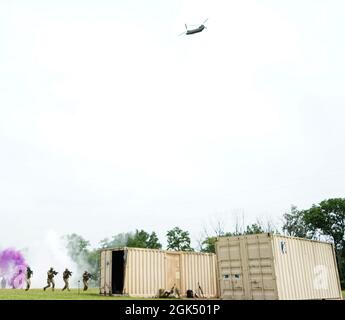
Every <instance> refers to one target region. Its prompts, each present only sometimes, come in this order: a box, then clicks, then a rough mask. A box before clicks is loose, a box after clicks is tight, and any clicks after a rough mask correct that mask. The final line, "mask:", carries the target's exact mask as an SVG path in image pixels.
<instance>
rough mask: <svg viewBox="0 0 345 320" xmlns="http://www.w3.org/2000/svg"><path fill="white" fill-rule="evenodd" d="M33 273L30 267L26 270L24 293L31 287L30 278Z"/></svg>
mask: <svg viewBox="0 0 345 320" xmlns="http://www.w3.org/2000/svg"><path fill="white" fill-rule="evenodd" d="M32 274H33V271H32V270H31V269H30V267H27V268H26V289H25V291H28V290H29V289H30V286H31V277H32Z"/></svg>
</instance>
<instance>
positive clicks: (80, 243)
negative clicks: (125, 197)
mask: <svg viewBox="0 0 345 320" xmlns="http://www.w3.org/2000/svg"><path fill="white" fill-rule="evenodd" d="M267 232H270V233H277V234H285V235H288V236H294V237H301V238H307V239H314V240H323V241H329V242H332V243H333V244H334V247H335V251H336V257H337V263H338V269H339V273H340V279H341V285H342V287H343V288H344V287H345V198H334V199H328V200H324V201H322V202H320V203H319V204H317V205H313V206H312V207H311V208H309V209H304V210H299V209H298V208H297V207H296V206H291V210H290V212H287V213H285V214H283V216H282V227H281V228H276V227H275V226H272V225H270V224H267V225H264V224H263V223H261V222H260V221H257V222H255V223H252V224H249V225H246V226H243V225H242V226H240V225H239V224H238V223H236V224H235V226H234V230H232V231H227V230H224V228H223V227H222V224H221V223H218V225H217V227H216V228H214V230H213V231H212V233H213V234H211V235H210V234H208V233H207V232H204V234H205V235H204V237H203V238H202V239H200V240H199V241H198V243H199V245H198V248H193V247H192V245H191V237H190V234H189V232H188V231H186V230H182V229H180V228H179V227H174V228H172V229H171V230H168V231H167V233H166V242H167V246H166V250H173V251H199V252H210V253H212V252H213V253H214V252H215V242H216V239H217V237H220V236H237V235H247V234H258V233H267ZM64 240H65V241H66V248H67V251H68V254H69V256H70V257H71V258H72V260H73V261H74V262H75V263H76V264H77V265H78V266H80V267H81V268H84V267H86V266H87V268H88V269H89V270H90V271H91V273H93V274H94V275H95V276H96V277H95V279H94V280H93V281H94V285H95V286H97V284H98V276H99V256H100V255H99V252H100V250H102V249H106V248H115V247H136V248H150V249H162V248H163V246H162V244H161V243H160V241H159V239H158V236H157V234H156V232H151V233H149V232H147V231H145V230H139V229H137V230H136V231H134V232H127V233H120V234H116V235H114V236H112V237H111V238H105V239H102V240H101V241H100V242H99V245H98V247H97V248H95V249H90V242H89V241H87V240H85V239H84V238H83V237H82V236H80V235H77V234H70V235H66V236H64Z"/></svg>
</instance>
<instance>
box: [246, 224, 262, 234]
mask: <svg viewBox="0 0 345 320" xmlns="http://www.w3.org/2000/svg"><path fill="white" fill-rule="evenodd" d="M264 232H265V230H264V229H263V227H262V226H261V225H260V224H259V223H253V224H251V225H248V226H247V227H246V230H245V232H244V234H258V233H264Z"/></svg>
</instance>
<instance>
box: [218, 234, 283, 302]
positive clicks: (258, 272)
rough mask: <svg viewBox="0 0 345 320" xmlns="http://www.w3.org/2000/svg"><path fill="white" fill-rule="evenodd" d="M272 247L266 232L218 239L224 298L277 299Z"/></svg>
mask: <svg viewBox="0 0 345 320" xmlns="http://www.w3.org/2000/svg"><path fill="white" fill-rule="evenodd" d="M271 248H272V247H271V242H270V238H269V237H267V235H263V236H260V235H259V236H247V237H230V238H224V239H220V240H219V241H218V242H217V258H218V266H219V276H220V290H221V296H222V298H224V299H240V300H244V299H260V300H264V299H276V298H277V290H276V282H275V276H274V265H273V258H272V249H271Z"/></svg>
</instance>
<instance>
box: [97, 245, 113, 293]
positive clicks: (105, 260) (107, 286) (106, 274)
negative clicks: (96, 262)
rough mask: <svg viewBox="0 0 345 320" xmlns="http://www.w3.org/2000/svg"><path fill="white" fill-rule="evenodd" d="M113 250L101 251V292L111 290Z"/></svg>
mask: <svg viewBox="0 0 345 320" xmlns="http://www.w3.org/2000/svg"><path fill="white" fill-rule="evenodd" d="M111 252H112V251H111V250H103V251H101V263H100V269H101V283H100V286H101V287H100V293H101V294H108V293H109V292H110V291H111V263H112V256H111Z"/></svg>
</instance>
